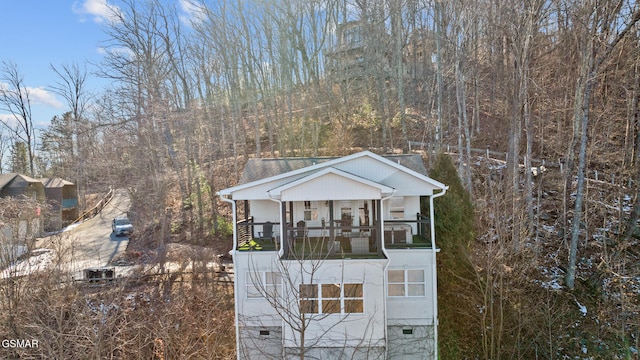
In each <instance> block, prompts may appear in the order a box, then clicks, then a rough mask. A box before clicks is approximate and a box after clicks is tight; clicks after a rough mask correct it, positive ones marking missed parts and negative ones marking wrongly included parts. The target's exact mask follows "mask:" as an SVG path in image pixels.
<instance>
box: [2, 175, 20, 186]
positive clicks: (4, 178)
mask: <svg viewBox="0 0 640 360" xmlns="http://www.w3.org/2000/svg"><path fill="white" fill-rule="evenodd" d="M16 176H18V174H16V173H8V174H0V189H2V188H3V187H5V186H7V185H8V184H9V183H10V182H11V181H13V179H15V177H16Z"/></svg>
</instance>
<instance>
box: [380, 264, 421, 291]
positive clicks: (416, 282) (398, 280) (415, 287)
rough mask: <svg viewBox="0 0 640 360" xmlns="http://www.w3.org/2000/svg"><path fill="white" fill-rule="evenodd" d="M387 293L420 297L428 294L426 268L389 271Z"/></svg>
mask: <svg viewBox="0 0 640 360" xmlns="http://www.w3.org/2000/svg"><path fill="white" fill-rule="evenodd" d="M387 281H388V285H387V293H388V295H389V296H396V297H419V296H425V295H426V285H427V284H426V280H425V273H424V270H422V269H420V270H414V269H401V270H389V271H388V272H387Z"/></svg>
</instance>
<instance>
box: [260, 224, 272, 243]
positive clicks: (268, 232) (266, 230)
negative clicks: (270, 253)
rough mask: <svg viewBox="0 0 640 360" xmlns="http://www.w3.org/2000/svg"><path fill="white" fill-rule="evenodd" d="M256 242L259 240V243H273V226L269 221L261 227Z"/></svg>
mask: <svg viewBox="0 0 640 360" xmlns="http://www.w3.org/2000/svg"><path fill="white" fill-rule="evenodd" d="M258 240H260V242H263V241H270V242H273V224H272V223H271V221H267V223H266V224H264V225H262V231H259V232H258Z"/></svg>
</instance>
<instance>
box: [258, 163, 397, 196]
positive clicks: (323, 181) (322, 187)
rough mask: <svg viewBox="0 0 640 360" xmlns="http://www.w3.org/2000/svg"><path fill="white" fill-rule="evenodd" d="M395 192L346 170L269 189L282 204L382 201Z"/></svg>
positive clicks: (329, 172)
mask: <svg viewBox="0 0 640 360" xmlns="http://www.w3.org/2000/svg"><path fill="white" fill-rule="evenodd" d="M394 192H395V189H394V188H392V187H389V186H386V185H383V184H380V183H377V182H374V181H371V180H368V179H365V178H362V177H359V176H356V175H353V174H350V173H348V172H345V171H341V170H338V169H335V168H328V169H325V170H322V171H320V172H317V173H313V174H310V175H308V176H305V177H303V178H301V179H297V180H295V181H292V182H290V183H287V184H285V185H282V186H279V187H276V188H274V189H271V190H269V196H270V197H271V198H273V199H278V200H281V201H312V200H358V199H381V198H383V197H386V196H390V195H392V194H393V193H394Z"/></svg>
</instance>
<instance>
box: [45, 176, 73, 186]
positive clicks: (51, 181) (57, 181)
mask: <svg viewBox="0 0 640 360" xmlns="http://www.w3.org/2000/svg"><path fill="white" fill-rule="evenodd" d="M40 182H42V184H44V187H45V188H59V187H64V186H67V185H74V184H73V183H72V182H71V181H67V180H64V179H61V178H43V179H40Z"/></svg>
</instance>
